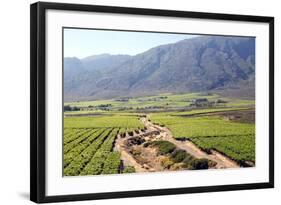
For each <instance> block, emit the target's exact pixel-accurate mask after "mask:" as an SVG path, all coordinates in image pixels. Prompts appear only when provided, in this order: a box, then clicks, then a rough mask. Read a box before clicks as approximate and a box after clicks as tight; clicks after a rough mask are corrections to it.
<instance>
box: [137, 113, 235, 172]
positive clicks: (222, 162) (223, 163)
mask: <svg viewBox="0 0 281 205" xmlns="http://www.w3.org/2000/svg"><path fill="white" fill-rule="evenodd" d="M141 122H142V123H144V125H145V126H146V127H147V128H148V130H151V131H153V130H158V131H160V137H159V139H162V140H166V141H169V142H171V143H173V144H175V145H176V146H177V147H178V148H180V149H183V150H185V151H186V152H188V153H189V154H191V155H193V156H194V157H196V158H206V159H209V160H212V161H215V162H216V163H217V165H216V167H215V168H238V167H240V166H239V165H238V164H237V163H236V162H235V161H233V160H231V159H229V158H227V157H226V156H224V155H222V154H220V153H219V152H216V151H214V150H212V151H211V154H207V153H206V152H203V151H202V150H201V149H199V148H198V147H197V146H196V145H195V144H193V143H192V142H190V141H178V140H176V139H175V138H174V137H173V135H172V133H171V131H170V130H169V129H168V128H166V127H161V126H158V125H155V124H153V123H152V122H150V121H148V118H147V117H143V118H141Z"/></svg>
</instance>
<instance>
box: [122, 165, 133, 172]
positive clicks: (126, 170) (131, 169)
mask: <svg viewBox="0 0 281 205" xmlns="http://www.w3.org/2000/svg"><path fill="white" fill-rule="evenodd" d="M135 172H136V169H135V167H132V166H127V167H125V169H124V170H123V173H135Z"/></svg>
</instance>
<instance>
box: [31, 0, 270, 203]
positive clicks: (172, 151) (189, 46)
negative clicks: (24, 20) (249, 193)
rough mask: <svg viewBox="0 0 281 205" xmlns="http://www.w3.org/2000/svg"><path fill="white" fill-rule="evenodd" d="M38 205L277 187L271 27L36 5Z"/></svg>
mask: <svg viewBox="0 0 281 205" xmlns="http://www.w3.org/2000/svg"><path fill="white" fill-rule="evenodd" d="M30 19H31V39H30V41H31V141H30V143H31V171H30V172H31V177H30V179H31V182H30V186H31V187H30V192H31V194H30V198H31V200H32V201H34V202H38V203H42V202H59V201H74V200H90V199H106V198H120V197H138V196H153V195H166V194H184V193H196V192H212V191H226V190H244V189H258V188H273V187H274V87H273V85H274V82H273V80H274V18H273V17H264V16H246V15H230V14H215V13H201V12H186V11H172V10H155V9H141V8H125V7H108V6H95V5H80V4H63V3H46V2H45V3H43V2H39V3H35V4H32V5H31V18H30Z"/></svg>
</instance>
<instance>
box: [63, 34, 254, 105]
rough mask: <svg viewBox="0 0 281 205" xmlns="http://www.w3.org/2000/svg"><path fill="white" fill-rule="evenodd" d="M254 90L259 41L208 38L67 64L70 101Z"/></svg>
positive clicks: (69, 60)
mask: <svg viewBox="0 0 281 205" xmlns="http://www.w3.org/2000/svg"><path fill="white" fill-rule="evenodd" d="M254 86H255V39H254V38H242V37H241V38H238V37H212V36H211V37H207V36H206V37H205V36H204V37H196V38H191V39H186V40H183V41H179V42H177V43H174V44H168V45H161V46H158V47H155V48H152V49H150V50H148V51H146V52H144V53H141V54H138V55H135V56H128V55H109V54H102V55H95V56H90V57H87V58H84V59H78V58H65V59H64V98H65V101H73V100H90V99H103V98H113V97H122V96H140V95H152V94H157V93H161V92H196V91H219V92H221V91H224V90H243V93H244V94H245V93H247V90H251V91H252V90H253V89H254ZM238 93H239V92H238ZM252 94H253V91H252V92H251V95H252ZM253 95H254V94H253Z"/></svg>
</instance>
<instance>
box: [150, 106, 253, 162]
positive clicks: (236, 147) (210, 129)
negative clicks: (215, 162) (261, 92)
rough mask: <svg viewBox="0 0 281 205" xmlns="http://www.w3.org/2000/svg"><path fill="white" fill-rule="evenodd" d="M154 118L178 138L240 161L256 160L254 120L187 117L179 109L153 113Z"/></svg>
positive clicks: (153, 119) (207, 150)
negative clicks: (164, 112)
mask: <svg viewBox="0 0 281 205" xmlns="http://www.w3.org/2000/svg"><path fill="white" fill-rule="evenodd" d="M191 113H192V112H191ZM198 113H199V112H198ZM198 113H197V114H198ZM202 113H205V111H203V112H202ZM151 120H152V121H153V122H154V123H156V124H159V125H161V126H166V127H168V128H169V129H170V130H171V132H172V134H173V136H174V137H175V138H176V139H179V140H186V139H187V140H190V141H192V142H193V143H194V144H196V145H197V146H198V147H200V148H201V149H202V150H204V151H206V152H209V151H210V150H211V149H213V150H217V151H219V152H221V153H223V154H225V155H227V156H228V157H230V158H231V159H233V160H235V161H237V162H239V163H243V162H245V161H251V162H255V125H254V124H250V123H239V122H231V121H229V120H225V119H223V117H220V116H202V117H183V116H182V114H180V115H177V113H170V115H163V114H152V115H151Z"/></svg>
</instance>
